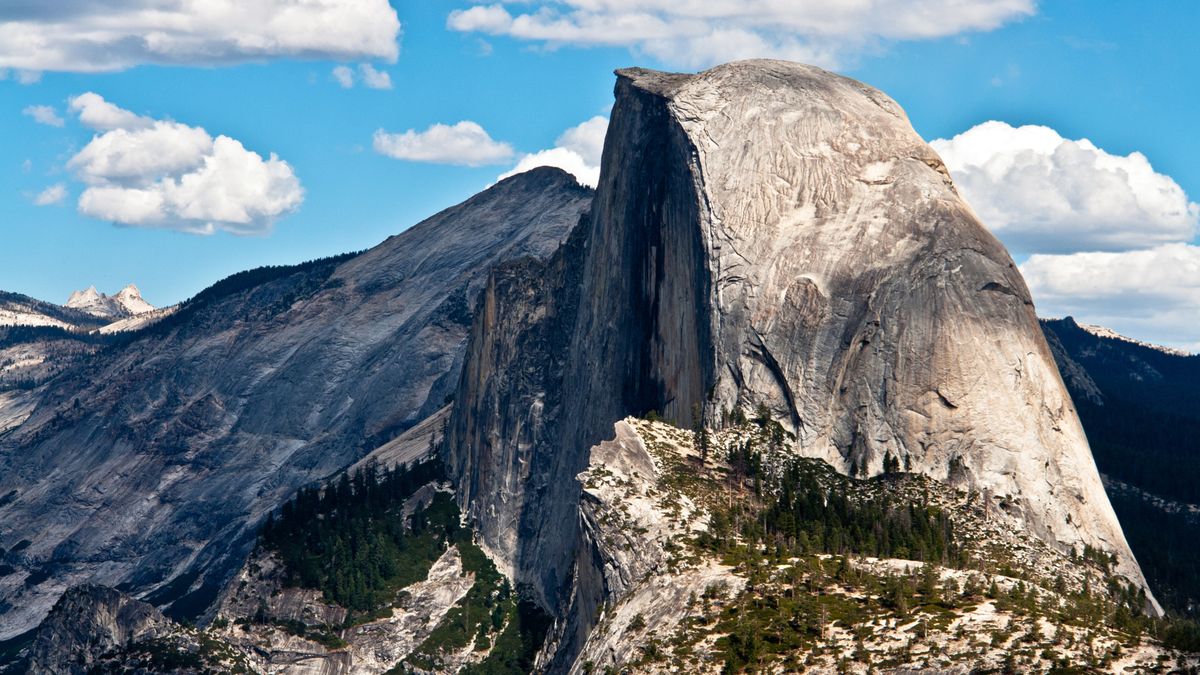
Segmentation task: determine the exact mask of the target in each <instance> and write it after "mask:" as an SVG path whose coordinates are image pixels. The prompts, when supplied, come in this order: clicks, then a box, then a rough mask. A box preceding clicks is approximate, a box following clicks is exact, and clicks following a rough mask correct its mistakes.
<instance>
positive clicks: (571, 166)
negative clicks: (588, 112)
mask: <svg viewBox="0 0 1200 675" xmlns="http://www.w3.org/2000/svg"><path fill="white" fill-rule="evenodd" d="M607 131H608V120H607V119H606V118H604V117H600V116H598V115H597V116H596V117H593V118H592V119H590V120H588V121H586V122H584V123H583V124H580V125H578V126H574V127H571V128H570V129H567V130H566V131H564V132H563V133H562V134H561V135H560V136H559V137H558V139H557V140H556V141H555V142H554V147H553V148H550V149H547V150H540V151H538V152H534V153H530V154H527V155H524V156H522V157H521V159H520V160H519V161H518V162H517V165H516V166H515V167H513V168H512V169H511V170H509V171H505V172H504V173H502V174H500V176H499V177H498V178H497V179H496V180H503V179H505V178H508V177H509V176H513V175H516V174H518V173H524V172H526V171H529V170H530V169H533V168H536V167H539V166H556V167H558V168H560V169H562V170H563V171H566V172H568V173H570V174H572V175H574V176H575V179H576V180H578V181H579V182H580V183H582V184H583V185H588V186H591V187H596V184H597V183H599V181H600V154H601V151H602V150H603V149H604V134H605V133H606V132H607Z"/></svg>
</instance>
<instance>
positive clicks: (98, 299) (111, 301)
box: [65, 284, 154, 318]
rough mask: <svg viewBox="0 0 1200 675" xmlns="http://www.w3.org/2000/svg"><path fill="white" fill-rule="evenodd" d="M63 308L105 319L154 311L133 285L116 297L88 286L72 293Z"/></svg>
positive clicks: (120, 291)
mask: <svg viewBox="0 0 1200 675" xmlns="http://www.w3.org/2000/svg"><path fill="white" fill-rule="evenodd" d="M65 306H66V307H70V308H72V309H78V310H80V311H83V312H87V313H88V314H91V315H93V316H100V317H105V318H124V317H127V316H136V315H138V314H143V313H145V312H150V311H153V310H154V305H151V304H150V303H148V302H146V300H145V299H144V298H142V293H141V291H139V290H138V287H137V286H134V285H133V284H129V285H128V286H126V287H125V288H122V289H121V290H119V291H117V293H116V295H105V294H103V293H101V292H100V291H97V290H96V287H95V286H89V287H88V288H87V289H86V290H82V291H75V292H74V293H72V294H71V297H69V298H67V303H66V305H65Z"/></svg>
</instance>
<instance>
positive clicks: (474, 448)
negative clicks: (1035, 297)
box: [449, 61, 1144, 608]
mask: <svg viewBox="0 0 1200 675" xmlns="http://www.w3.org/2000/svg"><path fill="white" fill-rule="evenodd" d="M617 75H618V80H617V85H616V104H615V107H614V109H613V114H612V119H611V122H610V126H609V132H608V137H607V139H606V140H605V148H604V159H603V170H602V175H601V178H600V185H599V188H598V191H597V194H596V198H595V202H594V204H593V207H592V211H591V216H590V220H589V221H588V222H587V223H585V224H584V225H582V226H581V228H580V229H581V230H582V232H577V233H576V234H575V235H574V236H573V239H577V240H578V241H576V243H575V245H574V246H570V247H568V248H566V249H564V250H563V251H562V252H560V253H559V254H558V255H557V256H556V258H555V259H554V260H552V261H550V262H549V263H547V264H546V265H545V266H543V267H539V268H538V269H536V270H532V269H531V270H525V271H524V272H521V273H519V274H514V273H513V272H512V271H511V270H509V271H508V272H507V273H506V274H505V275H498V276H497V277H494V278H493V281H492V283H491V285H490V286H489V290H488V291H487V292H485V305H484V310H483V311H482V312H481V315H480V321H478V322H477V323H476V325H475V326H474V328H473V334H472V341H471V347H469V350H468V361H467V364H466V366H465V369H464V377H463V380H462V383H461V384H460V389H459V394H458V397H457V405H456V409H455V414H454V419H453V421H452V423H451V430H450V439H449V454H450V459H451V462H450V464H451V467H452V468H453V469H454V470H456V471H457V472H458V475H459V476H460V477H461V478H460V482H459V492H460V497H461V498H463V502H464V503H465V504H467V508H468V510H469V513H470V514H471V515H472V516H473V517H475V518H476V520H477V521H478V524H479V531H480V533H481V536H482V537H483V539H484V541H485V543H486V544H488V545H489V546H490V547H491V548H492V549H493V551H494V552H496V553H498V554H499V555H500V556H501V558H503V559H504V560H505V561H506V562H508V563H509V564H510V565H511V567H512V571H513V572H514V574H515V575H516V577H517V579H518V581H527V582H531V583H533V584H534V586H535V587H536V588H538V589H539V590H540V592H541V593H542V596H543V599H544V600H545V601H546V602H547V606H548V607H552V608H554V607H563V606H564V602H565V599H566V596H565V595H564V592H565V590H564V589H566V588H567V585H568V584H567V581H568V579H569V578H570V577H571V576H572V575H574V576H575V577H582V576H584V575H586V574H587V572H586V571H585V570H575V567H576V566H577V565H584V566H586V565H587V564H588V563H587V561H585V560H579V561H575V560H573V558H572V555H573V553H572V549H573V543H574V541H575V537H576V532H577V528H578V508H577V504H578V500H579V486H578V484H577V483H576V482H575V481H573V480H572V479H571V477H572V476H575V475H576V474H577V473H578V472H580V471H582V470H583V469H584V468H585V467H586V462H587V459H586V457H587V450H588V448H589V447H591V446H592V445H594V444H595V443H597V442H599V441H601V440H603V439H604V438H606V437H607V436H608V435H610V434H611V429H612V426H611V425H612V423H613V422H615V421H616V420H618V419H620V418H622V417H624V416H625V415H629V414H633V415H638V414H643V413H645V412H647V411H650V410H655V411H658V412H659V413H661V414H662V415H663V416H664V417H665V418H667V419H669V420H673V421H675V422H676V423H679V424H681V425H683V426H688V425H690V423H691V419H692V415H693V411H694V410H699V411H700V412H701V414H702V415H703V416H704V417H705V418H706V419H707V420H709V421H710V422H712V421H715V420H716V419H718V418H719V416H720V414H721V411H722V410H723V409H731V408H733V407H736V406H740V407H742V408H743V409H747V410H752V409H753V408H755V407H757V406H758V405H759V404H763V405H766V406H767V407H768V408H769V409H770V410H771V411H772V412H773V413H774V415H775V417H776V418H777V419H779V420H780V421H781V422H783V423H785V424H786V425H787V426H788V427H790V429H791V430H792V431H793V432H794V433H795V434H796V436H797V441H796V448H797V450H798V451H799V452H800V453H802V454H804V455H808V456H813V457H819V458H822V459H825V460H826V461H828V462H829V463H830V464H832V465H833V466H834V467H836V468H838V469H839V470H841V471H843V472H847V473H849V472H850V471H852V470H856V471H857V472H858V473H859V474H860V475H869V474H876V473H880V472H881V471H882V466H883V461H884V458H885V457H886V456H887V455H888V454H889V453H890V454H891V455H893V456H894V457H896V458H897V459H898V460H899V461H900V462H902V463H903V464H902V466H906V467H908V468H910V469H911V470H912V471H918V472H921V473H924V474H927V475H929V476H931V477H933V478H936V479H939V480H942V481H946V482H948V483H950V484H952V485H955V486H960V487H962V488H964V489H971V490H981V491H987V492H989V493H990V494H992V495H1003V496H1006V497H1008V499H1007V500H1006V501H1007V503H1008V504H1010V508H1011V509H1012V510H1013V512H1014V513H1016V514H1017V515H1019V516H1020V518H1021V520H1022V522H1024V523H1025V524H1026V525H1027V526H1028V529H1029V530H1030V531H1031V532H1032V533H1033V534H1034V535H1036V536H1039V537H1041V538H1043V539H1044V540H1046V541H1048V542H1051V543H1052V544H1054V545H1056V546H1059V547H1060V548H1062V549H1064V550H1065V549H1067V548H1069V547H1082V546H1083V545H1084V544H1090V545H1093V546H1097V547H1099V548H1101V549H1104V550H1107V551H1111V552H1113V553H1115V554H1116V555H1117V558H1118V565H1117V569H1118V571H1119V572H1121V573H1122V574H1124V575H1126V576H1128V577H1129V578H1131V579H1133V580H1135V581H1136V582H1137V583H1139V584H1144V582H1143V581H1142V578H1141V573H1140V571H1139V569H1138V567H1137V563H1136V562H1135V561H1134V559H1133V556H1132V554H1131V553H1130V551H1129V548H1128V546H1127V544H1126V542H1125V538H1124V535H1123V533H1122V532H1121V529H1120V525H1119V524H1118V522H1117V519H1116V516H1115V515H1114V514H1113V511H1112V508H1111V506H1110V505H1109V502H1108V498H1107V496H1106V495H1105V493H1104V490H1103V487H1102V485H1101V483H1100V478H1099V475H1098V473H1097V471H1096V467H1095V464H1094V462H1093V460H1092V457H1091V453H1090V451H1089V449H1088V445H1087V441H1086V439H1085V437H1084V435H1083V430H1082V428H1081V427H1080V425H1079V421H1078V419H1077V417H1076V414H1075V411H1074V408H1073V407H1072V404H1071V399H1070V398H1069V396H1068V395H1067V392H1066V390H1065V388H1064V386H1063V383H1062V380H1061V378H1060V376H1059V374H1058V370H1057V368H1056V367H1055V365H1054V361H1053V358H1052V356H1051V354H1050V351H1049V348H1048V347H1047V344H1046V341H1045V339H1044V338H1043V336H1042V334H1041V331H1040V329H1039V327H1038V323H1037V320H1036V318H1035V315H1034V310H1033V304H1032V302H1031V300H1030V295H1029V292H1028V290H1027V288H1026V286H1025V284H1024V282H1023V280H1022V279H1021V276H1020V274H1019V272H1018V271H1017V269H1016V267H1015V265H1014V264H1013V262H1012V260H1011V258H1010V257H1009V256H1008V254H1007V252H1006V251H1005V250H1004V248H1003V247H1002V246H1001V245H1000V243H999V242H998V241H997V240H996V239H995V238H994V237H993V236H992V235H991V234H989V233H988V232H987V230H986V229H985V228H984V227H983V226H982V225H981V224H980V223H979V221H978V219H977V218H976V216H975V215H974V213H973V212H972V211H971V209H970V207H969V206H968V205H967V204H966V203H965V202H964V201H963V200H962V199H961V198H960V196H959V195H958V193H957V192H956V191H955V189H954V186H953V184H952V183H951V180H950V178H949V175H948V173H947V171H946V169H945V167H944V166H943V164H942V162H941V160H940V159H939V158H938V156H937V155H936V153H934V151H933V150H932V149H930V148H929V146H928V145H926V144H925V143H924V142H923V141H922V140H921V138H920V137H919V136H918V135H917V134H916V133H915V132H914V131H913V129H912V127H911V125H910V124H909V122H908V120H907V118H906V117H905V115H904V113H903V111H902V110H901V109H900V107H899V106H898V105H897V104H896V103H895V102H894V101H892V100H891V99H890V98H888V97H887V96H886V95H884V94H882V93H881V92H879V91H877V90H875V89H872V88H870V87H868V86H866V85H863V84H861V83H859V82H856V81H853V80H850V79H847V78H844V77H840V76H836V75H833V74H831V73H828V72H825V71H822V70H820V69H817V68H813V67H809V66H803V65H798V64H792V63H785V62H778V61H748V62H740V63H734V64H730V65H726V66H721V67H717V68H714V69H712V70H709V71H707V72H704V73H701V74H698V75H694V76H691V75H676V74H665V73H657V72H652V71H647V70H642V69H629V70H623V71H618V73H617ZM514 276H520V277H524V279H525V281H524V282H523V283H522V282H521V281H520V280H519V279H514ZM489 322H490V323H489ZM538 346H542V347H544V348H549V347H552V348H553V350H554V351H546V350H545V349H543V350H542V351H539V350H538Z"/></svg>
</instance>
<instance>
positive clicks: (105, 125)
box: [67, 91, 154, 131]
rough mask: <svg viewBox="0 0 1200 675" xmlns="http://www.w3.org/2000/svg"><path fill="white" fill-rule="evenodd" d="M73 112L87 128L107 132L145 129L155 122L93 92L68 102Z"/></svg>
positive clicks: (75, 97) (73, 97)
mask: <svg viewBox="0 0 1200 675" xmlns="http://www.w3.org/2000/svg"><path fill="white" fill-rule="evenodd" d="M67 106H68V107H69V108H70V110H71V112H73V113H75V114H76V115H78V116H79V121H80V122H82V123H83V124H84V125H85V126H89V127H91V128H93V129H100V130H101V131H105V130H108V129H145V128H146V127H149V126H152V125H153V124H154V120H152V119H150V118H149V117H142V116H141V115H135V114H134V113H131V112H129V111H128V110H125V109H122V108H118V107H117V106H115V105H113V104H111V103H109V102H108V101H105V100H104V97H102V96H100V95H99V94H96V93H93V92H90V91H89V92H87V93H84V94H80V95H79V96H72V97H71V98H70V100H68V101H67Z"/></svg>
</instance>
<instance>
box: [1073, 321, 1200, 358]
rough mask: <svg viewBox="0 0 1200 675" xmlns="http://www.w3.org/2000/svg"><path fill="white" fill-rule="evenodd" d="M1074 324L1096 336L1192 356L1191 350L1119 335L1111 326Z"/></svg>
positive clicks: (1167, 352)
mask: <svg viewBox="0 0 1200 675" xmlns="http://www.w3.org/2000/svg"><path fill="white" fill-rule="evenodd" d="M1076 324H1078V326H1079V327H1080V328H1082V329H1083V330H1085V331H1087V332H1088V333H1091V334H1092V335H1095V336H1096V337H1101V338H1109V339H1112V340H1121V341H1122V342H1128V343H1130V344H1135V345H1138V346H1139V347H1146V348H1149V349H1153V350H1155V351H1160V352H1162V353H1164V354H1174V355H1175V356H1193V354H1192V352H1188V351H1184V350H1182V349H1175V348H1173V347H1164V346H1163V345H1156V344H1154V343H1152V342H1143V341H1142V340H1138V339H1135V338H1131V337H1128V336H1125V335H1121V334H1120V333H1118V332H1117V331H1115V330H1113V329H1111V328H1105V327H1104V326H1096V325H1093V324H1087V323H1080V322H1078V321H1077V322H1076Z"/></svg>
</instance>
